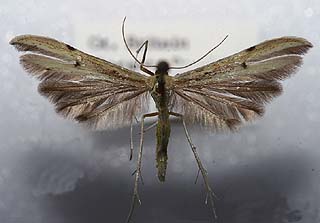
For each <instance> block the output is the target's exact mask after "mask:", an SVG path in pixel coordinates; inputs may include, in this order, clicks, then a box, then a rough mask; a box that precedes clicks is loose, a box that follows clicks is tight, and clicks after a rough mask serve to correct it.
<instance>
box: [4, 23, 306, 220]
mask: <svg viewBox="0 0 320 223" xmlns="http://www.w3.org/2000/svg"><path fill="white" fill-rule="evenodd" d="M124 21H125V20H124ZM124 21H123V24H122V36H123V39H124V43H125V45H126V47H127V49H128V51H129V53H130V54H131V56H132V57H133V58H134V60H135V61H136V62H137V63H139V64H140V69H141V71H143V72H144V73H145V74H141V73H138V72H135V71H131V70H128V69H126V68H124V67H121V66H118V65H116V64H113V63H110V62H108V61H105V60H103V59H100V58H97V57H94V56H91V55H89V54H86V53H84V52H81V51H79V50H77V49H75V48H74V47H72V46H70V45H68V44H65V43H63V42H59V41H57V40H54V39H51V38H47V37H42V36H34V35H22V36H17V37H15V38H14V39H12V40H11V41H10V44H12V45H14V46H15V47H16V48H17V49H18V50H19V51H25V52H31V53H27V54H24V55H22V56H21V57H20V63H21V64H22V66H23V67H24V69H25V70H26V71H27V72H28V73H30V74H32V75H34V76H35V77H37V78H38V79H40V81H41V83H40V85H39V92H40V93H41V94H42V95H44V96H46V97H48V98H49V100H50V101H51V102H52V103H53V104H55V108H56V111H57V113H59V114H62V115H63V116H65V117H67V118H71V119H74V120H76V121H78V122H81V123H85V124H87V125H88V126H90V127H92V128H95V129H103V128H113V127H119V126H125V125H131V146H130V148H131V155H130V159H131V157H132V122H133V120H134V119H135V118H136V117H138V118H141V130H140V131H141V132H140V133H141V135H140V146H139V152H138V161H137V169H136V171H135V181H134V192H133V198H132V204H131V209H130V212H129V216H128V219H127V221H130V218H131V216H132V213H133V209H134V207H135V203H136V202H137V201H138V202H140V199H139V196H138V183H139V179H140V177H141V161H142V159H141V158H142V150H143V137H144V134H143V133H144V132H145V128H144V120H145V118H148V117H154V116H156V117H158V121H157V124H156V139H157V146H156V166H157V169H158V178H159V180H160V181H165V176H166V168H167V160H168V156H167V146H168V142H169V137H170V120H169V117H170V116H175V117H178V118H180V119H181V121H182V124H183V127H184V131H185V134H186V137H187V140H188V142H189V145H190V147H191V149H192V152H193V153H194V156H195V159H196V162H197V165H198V167H199V171H200V172H201V174H202V177H203V179H204V185H205V188H206V191H207V196H208V198H209V201H210V205H211V207H212V210H213V214H214V216H216V215H215V209H214V203H213V197H214V193H213V191H212V190H211V188H210V185H209V183H208V179H207V173H206V170H205V168H204V167H203V165H202V163H201V161H200V158H199V156H198V153H197V150H196V147H195V146H194V145H193V143H192V141H191V138H190V136H189V133H188V130H187V127H186V123H189V124H193V123H199V124H201V125H202V126H204V127H206V128H209V129H212V130H224V129H229V130H233V129H235V128H236V127H237V126H239V125H240V124H241V123H243V122H245V121H250V120H253V119H254V118H256V117H258V116H261V115H262V114H263V112H264V105H265V104H266V103H267V102H269V101H270V100H271V99H272V98H274V97H276V96H278V95H279V94H280V93H281V91H282V88H281V84H280V83H279V80H283V79H285V78H287V77H289V76H290V75H291V74H292V73H294V72H295V71H296V70H297V68H298V67H299V66H300V65H301V64H302V55H303V54H305V53H306V52H307V51H308V49H309V48H311V47H312V44H311V43H310V42H308V41H307V40H305V39H303V38H298V37H281V38H276V39H271V40H268V41H265V42H262V43H260V44H258V45H255V46H252V47H249V48H247V49H245V50H243V51H240V52H238V53H236V54H234V55H231V56H229V57H226V58H223V59H220V60H218V61H215V62H212V63H209V64H207V65H205V66H202V67H199V68H196V69H194V70H190V71H187V72H184V73H181V74H176V75H175V76H169V75H168V71H169V69H177V68H185V67H188V66H190V65H193V64H195V63H196V62H198V61H199V60H201V59H202V58H203V57H205V56H206V55H208V54H209V53H210V52H212V51H213V50H214V49H215V48H216V47H218V46H219V45H220V44H221V43H222V42H223V41H224V40H225V39H224V40H223V41H222V42H220V43H219V44H218V45H217V46H215V47H214V48H213V49H211V50H210V51H209V52H208V53H207V54H205V55H204V56H203V57H201V58H200V59H199V60H197V61H195V62H193V63H191V64H189V65H187V66H184V67H172V66H169V64H168V63H167V62H165V61H161V62H159V63H158V64H157V65H156V66H147V65H145V64H144V62H145V58H146V52H147V47H148V41H145V42H144V43H143V44H142V46H141V47H140V48H139V49H138V51H140V50H141V49H143V47H144V53H143V58H142V60H141V61H139V60H138V59H137V57H136V56H134V55H133V53H132V52H131V50H130V49H129V47H128V44H127V42H126V39H125V35H124ZM147 67H155V68H156V71H155V72H152V71H150V70H149V69H148V68H147ZM150 97H151V98H152V99H153V100H154V102H155V105H156V108H157V111H156V112H152V113H147V112H148V104H149V102H148V101H149V99H150Z"/></svg>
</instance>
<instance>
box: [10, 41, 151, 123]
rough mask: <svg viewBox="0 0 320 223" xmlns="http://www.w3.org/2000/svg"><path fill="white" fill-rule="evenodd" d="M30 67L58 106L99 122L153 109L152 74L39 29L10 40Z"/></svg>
mask: <svg viewBox="0 0 320 223" xmlns="http://www.w3.org/2000/svg"><path fill="white" fill-rule="evenodd" d="M10 44H11V45H14V46H15V47H16V48H17V49H18V50H19V51H30V52H32V54H24V55H22V56H21V57H20V63H21V64H22V66H23V67H24V69H25V70H26V71H27V72H28V73H30V74H33V75H34V76H36V77H37V78H38V79H40V80H41V83H40V85H39V92H40V93H41V94H42V95H44V96H46V97H48V98H49V99H50V101H51V102H53V103H54V104H55V106H56V111H57V113H59V114H62V115H64V116H65V117H68V118H72V119H75V120H77V121H79V122H84V123H85V124H87V125H89V126H90V127H93V128H98V129H101V128H114V127H119V126H123V125H128V124H130V122H131V121H132V118H133V117H134V116H136V117H139V116H141V114H143V113H145V112H146V111H147V110H148V104H149V102H148V100H149V90H150V88H151V86H150V83H149V82H150V80H149V78H148V77H147V76H144V75H141V74H139V73H137V72H134V71H131V70H128V69H125V68H123V67H120V66H118V65H115V64H113V63H110V62H108V61H105V60H103V59H100V58H97V57H94V56H91V55H89V54H86V53H84V52H81V51H79V50H77V49H75V48H73V47H72V46H70V45H68V44H65V43H63V42H59V41H57V40H54V39H51V38H47V37H42V36H33V35H23V36H17V37H15V38H14V39H12V40H11V41H10Z"/></svg>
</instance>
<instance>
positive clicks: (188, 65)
mask: <svg viewBox="0 0 320 223" xmlns="http://www.w3.org/2000/svg"><path fill="white" fill-rule="evenodd" d="M228 36H229V35H226V36H225V37H224V38H223V40H222V41H221V42H220V43H218V44H217V45H216V46H214V47H213V48H212V49H211V50H209V51H208V52H207V53H206V54H204V55H203V56H202V57H200V58H199V59H197V60H196V61H194V62H192V63H190V64H187V65H185V66H180V67H169V68H170V69H183V68H187V67H190V66H192V65H194V64H196V63H198V62H199V61H200V60H202V59H203V58H205V57H206V56H208V55H209V54H210V53H211V52H212V51H214V50H215V49H217V48H218V47H219V46H220V45H221V44H222V43H223V42H224V41H225V40H226V39H227V38H228Z"/></svg>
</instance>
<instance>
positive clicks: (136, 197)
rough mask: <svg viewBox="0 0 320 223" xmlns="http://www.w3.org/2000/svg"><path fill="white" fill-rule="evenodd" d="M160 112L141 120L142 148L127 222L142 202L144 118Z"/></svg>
mask: <svg viewBox="0 0 320 223" xmlns="http://www.w3.org/2000/svg"><path fill="white" fill-rule="evenodd" d="M157 115H158V112H153V113H148V114H144V115H143V116H142V120H141V130H140V132H141V135H140V148H139V153H138V160H137V169H136V171H135V172H134V175H135V179H134V189H133V195H132V202H131V207H130V211H129V214H128V217H127V222H130V219H131V217H132V214H133V211H134V208H135V205H136V203H137V202H138V203H139V204H141V201H140V198H139V193H138V185H139V179H140V177H141V165H142V150H143V136H144V119H145V118H147V117H153V116H157Z"/></svg>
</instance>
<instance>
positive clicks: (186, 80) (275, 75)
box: [171, 37, 312, 130]
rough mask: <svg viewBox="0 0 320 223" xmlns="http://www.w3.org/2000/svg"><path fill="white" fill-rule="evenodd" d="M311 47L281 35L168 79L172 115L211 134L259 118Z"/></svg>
mask: <svg viewBox="0 0 320 223" xmlns="http://www.w3.org/2000/svg"><path fill="white" fill-rule="evenodd" d="M311 47H312V44H311V43H310V42H308V41H307V40H305V39H303V38H298V37H282V38H276V39H272V40H268V41H264V42H262V43H260V44H257V45H255V46H252V47H250V48H248V49H245V50H242V51H240V52H238V53H236V54H234V55H231V56H229V57H226V58H223V59H221V60H218V61H216V62H213V63H210V64H207V65H205V66H202V67H199V68H197V69H194V70H191V71H188V72H185V73H182V74H178V75H176V76H174V77H173V80H174V82H173V84H172V85H173V87H172V91H173V94H172V95H173V96H172V102H171V104H172V109H171V110H172V111H174V112H178V113H181V114H183V115H184V117H185V119H186V121H188V122H192V123H200V124H201V125H203V126H206V127H208V128H210V129H213V130H223V129H234V128H235V127H236V126H238V125H239V124H241V123H243V122H244V121H251V120H253V119H254V118H256V117H258V116H261V115H262V114H263V112H264V106H265V104H266V103H267V102H269V101H271V99H273V98H274V97H276V96H278V95H279V94H280V93H281V91H282V88H281V83H280V82H279V80H283V79H285V78H287V77H289V76H290V75H291V74H292V73H294V72H295V71H296V70H297V68H298V67H299V66H300V65H301V64H302V55H303V54H305V53H306V52H307V51H308V50H309V49H310V48H311Z"/></svg>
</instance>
